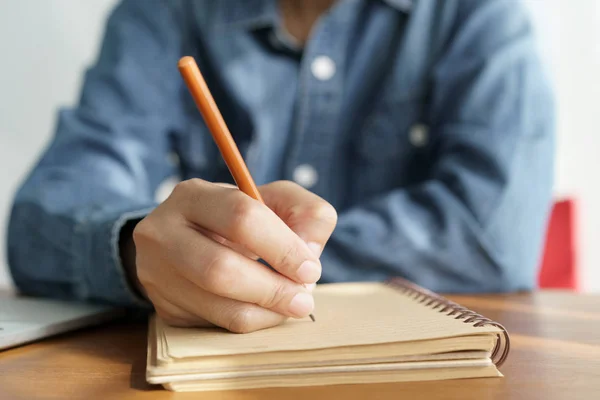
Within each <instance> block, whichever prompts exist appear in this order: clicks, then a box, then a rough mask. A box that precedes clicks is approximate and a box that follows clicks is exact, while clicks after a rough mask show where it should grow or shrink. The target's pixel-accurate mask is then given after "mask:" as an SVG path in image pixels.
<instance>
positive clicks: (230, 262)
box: [136, 223, 314, 318]
mask: <svg viewBox="0 0 600 400" xmlns="http://www.w3.org/2000/svg"><path fill="white" fill-rule="evenodd" d="M144 228H145V225H142V223H140V226H138V229H137V234H136V238H137V243H139V244H140V245H144V244H145V245H146V246H148V247H150V246H152V244H153V242H156V243H158V240H160V241H161V242H160V243H161V244H162V247H163V254H162V257H164V259H165V260H168V264H169V265H173V267H172V270H173V271H169V272H168V273H163V274H160V275H158V274H156V276H160V279H161V281H160V282H152V280H153V279H155V278H153V276H154V275H152V274H142V275H140V280H143V282H142V283H143V285H144V287H149V286H156V287H161V288H164V290H165V292H180V291H182V288H181V287H180V286H181V285H182V283H181V282H179V281H177V280H175V281H174V280H173V279H171V276H172V275H176V274H179V275H181V276H183V277H185V278H186V279H187V280H189V281H190V282H192V283H193V284H194V287H197V288H200V289H202V290H205V291H208V292H211V293H214V294H215V295H217V296H220V297H227V298H231V299H234V300H237V301H240V302H245V303H253V304H256V305H259V306H261V307H263V308H266V309H270V310H272V311H274V312H277V313H280V314H283V315H286V316H290V317H295V318H303V317H305V316H307V315H308V314H310V313H311V312H312V310H313V308H314V301H313V298H312V295H310V294H309V293H308V290H307V289H306V288H304V287H303V286H302V285H301V284H299V283H297V282H294V281H292V280H290V279H288V278H286V277H285V276H283V275H281V274H279V273H277V272H275V271H273V270H271V269H269V268H267V267H265V266H264V265H262V264H261V263H259V262H257V261H254V260H252V259H249V258H247V257H245V256H244V255H242V254H239V253H238V252H236V251H234V250H232V249H231V248H229V247H227V246H224V245H222V244H220V243H218V242H216V241H214V240H212V239H210V238H208V237H206V236H204V235H201V234H200V233H198V232H197V231H196V230H195V229H194V228H193V227H188V226H182V227H180V228H179V229H173V230H172V231H169V232H164V231H163V232H162V235H161V237H160V238H159V239H158V240H156V239H154V238H153V236H154V235H155V233H154V230H150V229H149V230H148V232H146V231H145V229H144ZM144 257H145V256H144V255H143V254H140V255H139V256H138V258H139V262H140V263H144V262H146V263H150V262H151V261H152V260H145V259H144ZM159 262H160V261H159ZM161 268H162V269H163V270H164V269H166V266H165V265H164V264H163V265H162V266H161ZM148 281H150V282H148Z"/></svg>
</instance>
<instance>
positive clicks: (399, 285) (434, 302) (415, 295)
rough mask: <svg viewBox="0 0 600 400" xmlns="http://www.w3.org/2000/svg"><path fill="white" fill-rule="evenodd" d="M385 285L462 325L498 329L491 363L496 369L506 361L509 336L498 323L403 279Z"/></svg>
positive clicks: (390, 281)
mask: <svg viewBox="0 0 600 400" xmlns="http://www.w3.org/2000/svg"><path fill="white" fill-rule="evenodd" d="M387 283H388V284H389V285H391V286H393V287H394V288H395V289H398V290H400V291H401V292H403V293H405V294H406V295H408V296H409V297H411V298H412V299H413V300H415V301H417V302H418V303H421V304H423V305H425V306H426V307H430V308H432V309H434V310H439V312H440V313H446V315H448V316H454V318H455V319H460V320H463V322H464V323H467V324H473V326H475V327H479V326H487V325H491V326H495V327H497V328H499V329H500V330H502V335H500V334H498V340H497V341H496V346H494V350H493V351H492V362H493V363H494V364H495V365H496V367H499V366H501V365H502V364H503V363H504V361H506V357H508V353H509V351H510V336H509V335H508V332H507V331H506V328H504V327H503V326H502V325H501V324H499V323H498V322H495V321H492V320H491V319H489V318H486V317H484V316H483V315H481V314H478V313H476V312H475V311H472V310H469V309H468V308H466V307H463V306H461V305H460V304H456V303H455V302H453V301H450V300H448V299H446V298H444V297H442V296H440V295H439V294H436V293H434V292H432V291H429V290H427V289H425V288H423V287H421V286H419V285H416V284H414V283H412V282H410V281H407V280H405V279H402V278H393V279H390V280H389V281H388V282H387Z"/></svg>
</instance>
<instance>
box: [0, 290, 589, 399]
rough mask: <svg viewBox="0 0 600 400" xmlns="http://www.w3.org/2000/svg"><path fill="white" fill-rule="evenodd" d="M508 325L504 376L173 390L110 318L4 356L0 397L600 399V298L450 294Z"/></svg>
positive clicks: (132, 328) (130, 333) (134, 329)
mask: <svg viewBox="0 0 600 400" xmlns="http://www.w3.org/2000/svg"><path fill="white" fill-rule="evenodd" d="M451 298H452V299H453V300H455V301H456V302H458V303H461V304H463V305H465V306H467V307H469V308H472V309H474V310H476V311H479V312H480V313H482V314H484V315H486V316H487V317H489V318H492V319H494V320H497V321H499V322H501V323H503V324H504V325H505V326H506V327H507V328H508V330H509V332H510V333H511V337H512V351H511V354H510V356H509V359H508V361H507V362H506V364H504V366H503V367H502V368H501V371H502V372H503V373H504V375H505V378H494V379H487V378H486V379H466V380H454V381H439V382H414V383H399V384H377V385H345V386H329V387H306V388H291V389H262V390H244V391H232V392H207V393H172V392H168V391H165V390H163V389H162V388H161V387H157V386H149V385H147V384H146V383H145V380H144V370H145V357H146V326H145V325H143V324H139V323H138V324H135V323H113V324H110V325H107V326H103V327H97V328H89V329H86V330H82V331H79V332H75V333H70V334H65V335H62V336H60V337H56V338H54V339H49V340H46V341H43V342H40V343H36V344H31V345H28V346H25V347H21V348H18V349H12V350H8V351H5V352H3V353H0V399H3V400H8V399H23V400H30V399H71V398H74V399H87V400H92V399H133V398H135V399H191V398H193V399H208V400H213V399H244V400H250V399H278V400H279V399H291V400H293V399H312V400H318V399H344V400H346V399H370V400H374V399H413V398H415V399H416V398H419V399H421V398H423V399H477V400H483V399H545V400H552V399H568V400H573V399H600V296H593V295H574V294H569V293H563V292H539V293H533V294H513V295H487V296H451Z"/></svg>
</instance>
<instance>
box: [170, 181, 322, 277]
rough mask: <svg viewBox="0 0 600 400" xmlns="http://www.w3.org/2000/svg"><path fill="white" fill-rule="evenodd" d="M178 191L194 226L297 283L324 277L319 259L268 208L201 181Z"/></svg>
mask: <svg viewBox="0 0 600 400" xmlns="http://www.w3.org/2000/svg"><path fill="white" fill-rule="evenodd" d="M180 185H181V184H180ZM180 185H178V186H180ZM176 191H177V192H175V191H174V196H175V198H176V199H174V200H175V201H179V202H180V209H181V212H182V214H183V215H184V217H185V218H186V219H188V220H189V221H191V222H192V223H194V224H196V225H199V226H201V227H202V228H205V229H208V230H210V231H212V232H215V233H217V234H219V235H221V236H222V237H224V238H226V239H227V240H229V241H231V242H235V243H238V244H240V245H242V246H244V247H245V248H246V249H248V250H249V251H250V252H252V253H254V254H256V255H257V256H259V257H260V258H262V259H263V260H265V261H266V262H267V263H268V264H269V265H270V266H271V267H273V268H274V269H275V270H277V271H278V272H279V273H281V274H283V275H285V276H287V277H288V278H290V279H292V280H294V281H296V282H298V283H305V284H310V283H315V282H317V281H318V280H319V278H320V277H321V263H320V262H319V259H318V257H317V255H315V254H314V253H313V252H312V251H311V249H310V248H309V247H308V245H307V244H306V243H305V242H304V240H302V239H301V238H300V237H299V236H298V235H297V234H296V233H294V231H293V230H292V229H290V227H288V226H287V225H286V224H285V223H284V222H283V221H282V220H281V218H279V217H278V216H277V215H276V214H275V213H274V212H273V211H272V210H270V209H269V208H268V207H267V206H266V205H264V204H262V203H260V202H259V201H257V200H254V199H253V198H251V197H250V196H248V195H246V194H244V193H242V192H241V191H239V190H237V189H229V188H224V187H221V186H218V185H214V184H211V183H209V182H206V181H202V180H199V179H194V180H191V181H186V184H185V185H184V186H180V187H179V189H177V188H176Z"/></svg>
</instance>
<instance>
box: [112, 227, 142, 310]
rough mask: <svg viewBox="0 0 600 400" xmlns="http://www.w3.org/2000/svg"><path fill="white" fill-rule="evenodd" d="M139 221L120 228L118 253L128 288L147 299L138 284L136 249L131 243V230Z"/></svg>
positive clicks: (140, 285) (133, 243)
mask: <svg viewBox="0 0 600 400" xmlns="http://www.w3.org/2000/svg"><path fill="white" fill-rule="evenodd" d="M140 221H141V219H135V220H131V221H128V222H127V223H126V224H125V225H124V226H123V227H122V228H121V233H120V237H119V253H120V257H121V263H122V265H123V269H124V270H125V274H126V276H127V281H128V283H129V286H130V287H132V288H133V289H134V290H135V291H136V292H137V293H138V294H139V295H140V296H141V297H143V298H144V299H147V296H146V291H145V290H144V287H143V286H142V284H141V283H140V281H139V279H138V276H137V265H136V249H135V242H134V241H133V230H134V229H135V227H136V225H137V223H138V222H140Z"/></svg>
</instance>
